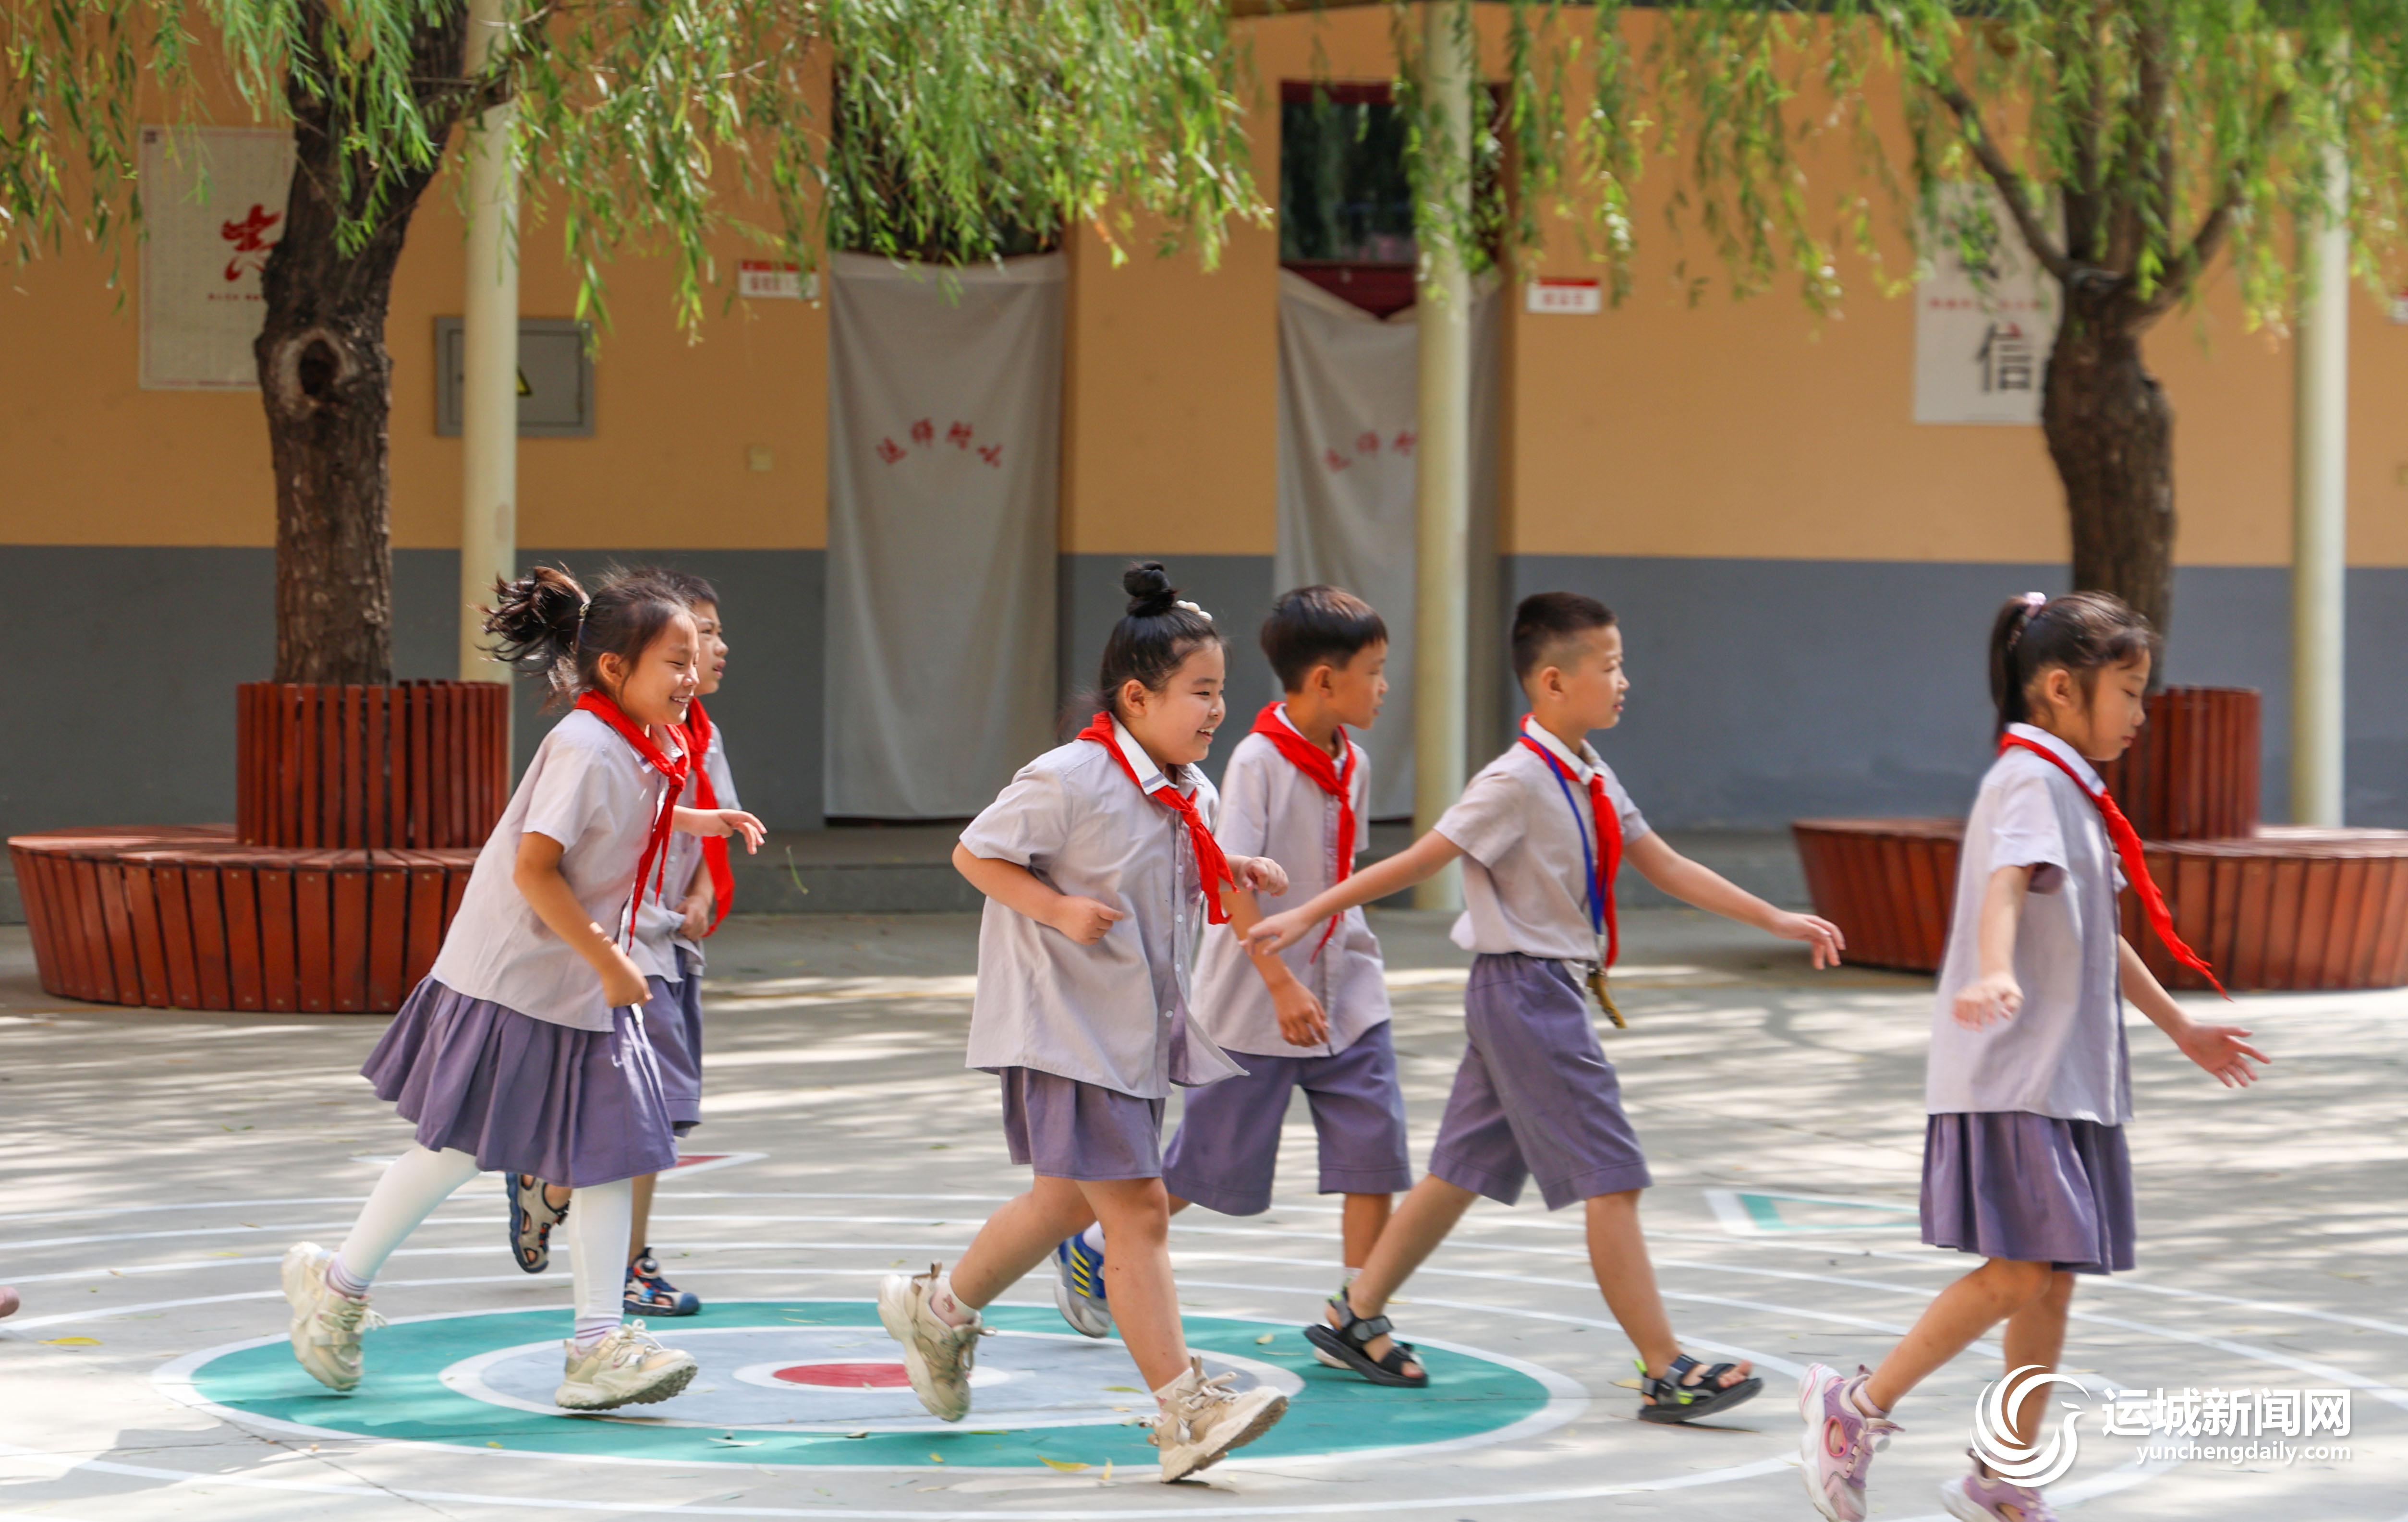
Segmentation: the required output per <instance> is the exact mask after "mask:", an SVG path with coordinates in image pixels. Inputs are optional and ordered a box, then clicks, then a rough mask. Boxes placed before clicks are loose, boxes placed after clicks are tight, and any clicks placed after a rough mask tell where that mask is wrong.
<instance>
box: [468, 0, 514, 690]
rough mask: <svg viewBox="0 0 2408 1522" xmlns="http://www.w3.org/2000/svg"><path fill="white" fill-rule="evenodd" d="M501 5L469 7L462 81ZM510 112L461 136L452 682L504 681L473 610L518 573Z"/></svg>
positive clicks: (494, 27)
mask: <svg viewBox="0 0 2408 1522" xmlns="http://www.w3.org/2000/svg"><path fill="white" fill-rule="evenodd" d="M506 3H507V0H470V3H469V6H468V41H467V48H466V59H465V60H464V62H465V63H466V73H467V75H468V77H469V78H476V77H477V76H478V75H479V74H480V73H482V72H483V70H484V67H485V62H486V60H487V58H488V57H490V56H491V54H492V52H493V50H494V48H495V44H496V43H498V42H499V41H500V40H501V37H502V26H503V7H504V5H505V4H506ZM516 114H517V107H514V106H512V105H510V104H509V103H507V102H506V103H504V104H502V105H499V106H496V107H493V108H492V109H490V110H488V111H486V112H485V113H484V115H483V116H482V117H480V119H479V120H478V122H477V124H476V126H475V127H474V128H473V129H472V130H471V131H470V132H469V134H468V142H467V154H468V209H467V215H468V249H467V261H468V275H467V289H466V292H464V295H463V304H462V309H461V323H460V326H461V334H460V338H461V344H460V348H461V364H462V377H461V379H462V385H461V389H460V444H461V450H460V455H461V482H460V486H461V490H460V679H461V680H462V681H468V682H507V681H509V679H510V672H509V668H508V667H507V666H502V665H498V664H496V663H495V661H492V660H491V659H489V658H488V657H487V656H486V654H485V652H484V651H483V649H482V648H480V647H481V646H482V645H483V644H484V643H485V634H484V632H483V630H482V628H481V627H480V626H481V624H482V617H481V615H480V614H479V613H478V612H477V608H478V605H480V604H484V603H490V602H491V601H492V600H493V595H494V581H495V578H496V577H500V578H502V579H505V580H507V579H509V578H510V577H513V576H516V575H517V574H518V533H519V511H518V476H519V467H518V446H519V229H518V222H519V181H518V170H517V167H516V166H515V165H514V164H511V162H510V127H511V122H512V120H513V118H514V117H515V116H516Z"/></svg>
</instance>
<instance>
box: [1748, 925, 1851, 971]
mask: <svg viewBox="0 0 2408 1522" xmlns="http://www.w3.org/2000/svg"><path fill="white" fill-rule="evenodd" d="M1767 928H1768V929H1770V931H1771V932H1772V933H1773V934H1775V935H1778V936H1780V937H1781V938H1782V939H1783V940H1785V941H1803V942H1805V943H1806V944H1807V945H1808V946H1812V947H1813V952H1814V965H1815V966H1816V967H1817V968H1823V967H1837V966H1839V965H1840V953H1841V952H1842V951H1845V950H1846V949H1848V938H1847V937H1846V936H1844V935H1842V934H1841V933H1840V927H1839V926H1837V925H1834V924H1832V923H1831V922H1830V921H1829V920H1828V919H1825V918H1823V917H1820V916H1819V915H1793V914H1785V915H1781V916H1778V917H1775V918H1774V919H1773V921H1772V923H1771V924H1770V926H1768V927H1767Z"/></svg>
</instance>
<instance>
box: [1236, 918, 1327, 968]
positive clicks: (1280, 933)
mask: <svg viewBox="0 0 2408 1522" xmlns="http://www.w3.org/2000/svg"><path fill="white" fill-rule="evenodd" d="M1318 923H1320V921H1318V920H1308V919H1301V918H1298V917H1297V912H1296V911H1295V910H1294V909H1283V910H1281V911H1280V912H1279V913H1278V914H1275V915H1265V916H1263V917H1262V918H1260V919H1257V920H1255V921H1254V929H1253V930H1250V931H1248V932H1246V949H1247V950H1248V951H1250V952H1253V953H1254V954H1256V955H1257V956H1260V955H1266V954H1268V953H1270V952H1274V951H1285V950H1286V949H1287V948H1288V947H1290V946H1294V945H1296V944H1297V942H1298V941H1301V940H1303V939H1304V932H1306V931H1307V930H1309V929H1311V928H1312V926H1313V925H1316V924H1318Z"/></svg>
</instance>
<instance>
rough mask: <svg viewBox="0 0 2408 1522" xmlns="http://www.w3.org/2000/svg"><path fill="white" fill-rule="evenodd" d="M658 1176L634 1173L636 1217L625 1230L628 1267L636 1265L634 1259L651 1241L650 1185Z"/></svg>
mask: <svg viewBox="0 0 2408 1522" xmlns="http://www.w3.org/2000/svg"><path fill="white" fill-rule="evenodd" d="M660 1176H661V1175H660V1174H637V1175H636V1178H635V1186H636V1188H635V1198H636V1219H635V1224H634V1225H633V1226H632V1227H631V1228H630V1229H629V1230H628V1232H627V1266H628V1267H629V1268H634V1267H635V1266H636V1259H638V1258H641V1257H643V1256H644V1248H645V1247H646V1246H648V1245H650V1244H651V1242H652V1185H653V1183H654V1182H655V1181H657V1180H658V1179H659V1178H660Z"/></svg>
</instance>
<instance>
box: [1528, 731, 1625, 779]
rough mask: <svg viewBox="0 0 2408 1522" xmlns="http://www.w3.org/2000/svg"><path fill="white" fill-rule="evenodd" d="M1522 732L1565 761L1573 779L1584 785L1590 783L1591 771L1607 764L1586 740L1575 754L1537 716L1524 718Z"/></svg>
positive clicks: (1556, 757)
mask: <svg viewBox="0 0 2408 1522" xmlns="http://www.w3.org/2000/svg"><path fill="white" fill-rule="evenodd" d="M1522 733H1525V734H1527V735H1528V736H1529V737H1530V738H1531V739H1533V740H1536V741H1537V742H1538V743H1539V744H1540V745H1541V746H1542V747H1545V749H1546V752H1547V754H1549V755H1551V756H1553V757H1555V760H1557V761H1561V762H1563V763H1564V765H1565V766H1566V767H1568V768H1569V769H1570V772H1571V774H1572V780H1573V781H1575V782H1578V783H1580V784H1581V785H1582V786H1583V787H1586V786H1587V785H1588V779H1589V775H1590V774H1591V773H1594V772H1597V771H1598V770H1600V769H1602V768H1603V767H1604V765H1605V762H1604V761H1602V760H1600V759H1599V758H1598V753H1597V750H1596V748H1595V747H1592V746H1591V745H1590V744H1589V743H1588V742H1587V741H1586V740H1583V741H1582V742H1581V747H1580V753H1579V754H1578V755H1574V754H1573V753H1572V752H1571V751H1570V749H1568V748H1566V747H1565V745H1564V743H1563V741H1561V740H1559V739H1557V738H1556V737H1555V731H1553V730H1551V729H1549V728H1547V726H1545V725H1544V724H1541V723H1540V722H1539V721H1538V719H1537V718H1525V719H1523V720H1522Z"/></svg>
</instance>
